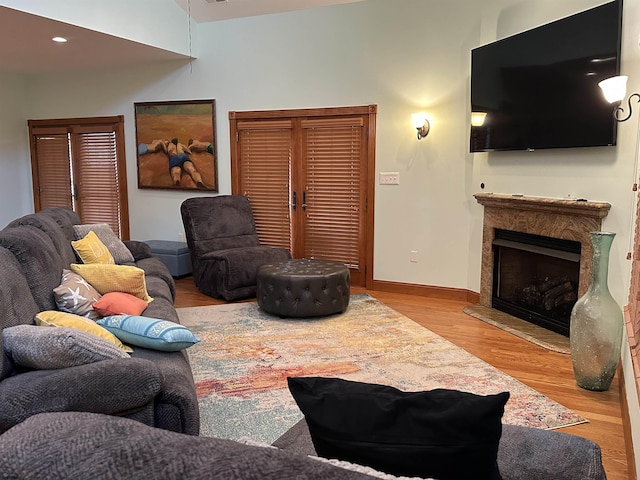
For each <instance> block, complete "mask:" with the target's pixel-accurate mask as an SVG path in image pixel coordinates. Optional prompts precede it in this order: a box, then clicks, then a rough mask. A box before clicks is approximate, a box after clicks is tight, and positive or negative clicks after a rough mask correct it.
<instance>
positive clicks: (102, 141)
mask: <svg viewBox="0 0 640 480" xmlns="http://www.w3.org/2000/svg"><path fill="white" fill-rule="evenodd" d="M74 133H75V135H74V141H75V143H74V154H75V155H74V158H75V161H76V162H77V172H78V174H77V187H78V198H77V200H78V214H79V215H80V218H82V222H83V223H108V224H109V226H110V227H111V229H112V230H113V231H114V232H115V233H116V235H118V236H120V235H121V233H122V232H121V227H120V225H121V218H122V211H121V207H122V206H121V203H120V197H121V193H122V192H121V191H120V186H119V182H118V178H119V176H120V175H119V172H118V153H117V145H116V132H115V129H114V128H113V127H111V128H109V127H108V126H104V125H101V126H87V127H78V128H76V129H74Z"/></svg>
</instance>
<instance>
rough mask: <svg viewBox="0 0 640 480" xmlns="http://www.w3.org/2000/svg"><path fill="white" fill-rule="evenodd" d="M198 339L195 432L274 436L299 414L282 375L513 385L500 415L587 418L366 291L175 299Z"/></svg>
mask: <svg viewBox="0 0 640 480" xmlns="http://www.w3.org/2000/svg"><path fill="white" fill-rule="evenodd" d="M178 315H179V317H180V321H181V323H182V324H183V325H185V326H188V327H189V328H190V329H191V330H192V331H193V332H194V333H195V334H196V335H197V336H198V338H200V339H201V340H202V341H201V342H200V343H198V344H196V345H194V346H193V347H190V348H189V349H188V353H189V359H190V361H191V367H192V369H193V372H194V377H195V380H196V387H197V391H198V398H199V404H200V415H201V435H203V436H215V437H221V438H230V439H234V440H237V439H240V438H243V437H249V438H251V439H253V440H256V441H259V442H264V443H272V442H273V441H274V440H275V439H277V438H278V437H279V436H280V435H282V434H283V433H284V432H285V431H287V430H288V429H289V428H290V427H292V426H293V425H294V424H295V423H296V422H298V420H300V419H301V418H302V414H301V413H300V410H299V409H298V407H297V405H296V404H295V402H294V400H293V398H292V397H291V395H290V394H289V391H288V389H287V384H286V378H287V377H288V376H334V377H341V378H345V379H348V380H356V381H361V382H370V383H380V384H386V385H392V386H394V387H396V388H399V389H401V390H405V391H419V390H431V389H434V388H449V389H457V390H464V391H468V392H472V393H476V394H479V395H487V394H493V393H499V392H502V391H509V392H511V398H510V400H509V402H508V403H507V406H506V410H505V415H504V417H503V422H504V423H507V424H511V425H523V426H530V427H536V428H543V429H552V428H560V427H565V426H569V425H575V424H577V423H584V422H586V420H585V419H584V418H582V417H581V416H579V415H577V414H575V413H574V412H572V411H571V410H569V409H567V408H565V407H563V406H562V405H560V404H558V403H556V402H554V401H553V400H551V399H550V398H548V397H546V396H544V395H542V394H541V393H538V392H536V391H535V390H533V389H531V388H529V387H527V386H526V385H524V384H523V383H521V382H519V381H518V380H516V379H514V378H513V377H510V376H509V375H506V374H505V373H503V372H501V371H500V370H498V369H496V368H494V367H493V366H491V365H489V364H488V363H486V362H484V361H482V360H480V359H479V358H477V357H474V356H473V355H471V354H469V353H468V352H466V351H465V350H463V349H461V348H459V347H457V346H455V345H453V344H452V343H451V342H449V341H447V340H445V339H444V338H442V337H440V336H438V335H436V334H435V333H433V332H431V331H429V330H427V329H426V328H423V327H421V326H420V325H418V324H417V323H415V322H413V321H412V320H410V319H408V318H407V317H405V316H403V315H401V314H400V313H398V312H396V311H395V310H392V309H391V308H389V307H387V306H386V305H384V304H382V303H380V302H378V301H377V300H375V299H374V298H372V297H370V296H369V295H366V294H360V295H352V297H351V302H350V304H349V308H348V309H347V312H345V313H344V314H340V315H332V316H329V317H324V318H317V319H308V320H300V319H280V318H279V317H274V316H272V315H269V314H266V313H264V312H262V311H261V310H260V309H259V308H258V306H257V304H256V303H236V304H229V305H219V306H210V307H191V308H180V309H178Z"/></svg>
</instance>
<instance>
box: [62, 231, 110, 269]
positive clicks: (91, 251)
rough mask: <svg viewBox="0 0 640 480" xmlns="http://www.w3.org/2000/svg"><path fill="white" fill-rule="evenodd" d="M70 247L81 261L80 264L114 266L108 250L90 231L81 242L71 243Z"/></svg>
mask: <svg viewBox="0 0 640 480" xmlns="http://www.w3.org/2000/svg"><path fill="white" fill-rule="evenodd" d="M71 246H72V247H73V249H74V250H75V252H76V254H77V255H78V257H79V258H80V260H82V263H106V264H114V263H116V262H115V261H114V260H113V256H112V255H111V252H109V249H108V248H107V247H106V246H105V244H104V243H102V240H100V239H99V238H98V235H96V234H95V232H94V231H93V230H92V231H90V232H89V233H87V234H86V235H85V236H84V238H82V239H81V240H76V241H74V242H71Z"/></svg>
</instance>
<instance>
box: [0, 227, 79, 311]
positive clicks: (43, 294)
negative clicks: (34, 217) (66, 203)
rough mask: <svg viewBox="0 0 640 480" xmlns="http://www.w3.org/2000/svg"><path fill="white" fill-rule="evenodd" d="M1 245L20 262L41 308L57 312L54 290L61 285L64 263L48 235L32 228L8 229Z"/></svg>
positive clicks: (0, 234) (4, 232) (0, 232)
mask: <svg viewBox="0 0 640 480" xmlns="http://www.w3.org/2000/svg"><path fill="white" fill-rule="evenodd" d="M0 246H2V247H4V248H6V249H7V250H10V251H11V253H13V255H14V256H15V258H16V260H18V263H19V264H20V267H21V269H22V272H23V275H24V277H25V278H26V280H27V284H28V285H29V290H31V294H32V295H33V298H34V300H35V301H36V303H37V305H38V307H39V309H40V310H53V309H55V308H56V303H55V299H54V296H53V289H54V288H55V287H57V286H58V285H60V278H61V277H62V269H63V265H64V261H63V259H62V257H61V256H60V254H59V253H58V251H57V250H56V247H55V246H54V244H53V243H52V242H51V239H50V238H49V237H48V236H47V234H46V233H44V232H43V231H42V230H39V229H38V228H36V227H32V226H31V225H22V226H17V227H11V228H5V229H3V230H2V231H0ZM69 249H71V246H70V245H69Z"/></svg>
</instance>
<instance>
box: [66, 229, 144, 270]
mask: <svg viewBox="0 0 640 480" xmlns="http://www.w3.org/2000/svg"><path fill="white" fill-rule="evenodd" d="M90 231H93V232H94V233H95V234H96V235H97V236H98V238H99V239H100V240H101V241H102V243H104V244H105V246H106V247H107V249H109V252H111V255H112V256H113V259H114V260H115V262H116V263H117V264H121V263H130V262H133V261H134V260H133V255H132V254H131V252H130V251H129V249H128V248H127V246H126V245H125V244H124V243H123V242H122V240H120V239H119V238H118V236H117V235H116V234H115V233H114V231H113V230H112V229H111V227H110V226H109V225H108V224H106V223H94V224H87V225H74V226H73V232H74V236H75V238H76V240H80V239H81V238H84V237H85V236H86V235H87V234H88V233H89V232H90Z"/></svg>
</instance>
